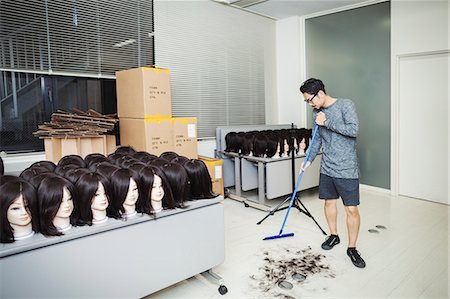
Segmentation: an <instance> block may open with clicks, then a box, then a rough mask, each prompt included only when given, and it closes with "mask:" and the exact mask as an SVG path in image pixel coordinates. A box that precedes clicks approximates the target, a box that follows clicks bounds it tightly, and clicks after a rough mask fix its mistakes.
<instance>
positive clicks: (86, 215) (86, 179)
mask: <svg viewBox="0 0 450 299" xmlns="http://www.w3.org/2000/svg"><path fill="white" fill-rule="evenodd" d="M100 183H101V184H102V185H103V188H104V189H105V194H106V198H107V199H108V203H109V202H110V186H109V180H108V179H107V178H105V177H104V176H102V175H100V174H98V173H85V174H83V175H81V176H80V178H79V179H78V180H77V182H76V184H75V187H76V189H77V192H78V207H79V209H78V215H76V218H77V219H76V220H77V221H76V223H77V225H80V226H81V225H86V224H87V225H92V219H93V214H92V209H91V206H92V200H93V199H94V197H95V194H96V192H97V189H98V186H99V184H100Z"/></svg>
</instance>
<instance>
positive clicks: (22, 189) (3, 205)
mask: <svg viewBox="0 0 450 299" xmlns="http://www.w3.org/2000/svg"><path fill="white" fill-rule="evenodd" d="M0 194H1V195H2V196H1V199H0V243H11V242H14V229H13V228H12V227H11V224H10V223H9V221H8V216H7V213H8V208H9V207H10V206H11V204H12V203H13V202H14V201H15V200H16V199H17V198H18V197H19V196H20V195H21V194H22V197H23V203H24V206H25V209H26V210H27V212H28V214H29V215H30V216H31V226H32V229H33V231H35V232H39V213H38V206H37V200H36V189H35V188H34V187H33V186H32V185H31V184H29V183H27V182H24V181H18V180H17V181H10V182H7V183H5V184H3V185H1V186H0Z"/></svg>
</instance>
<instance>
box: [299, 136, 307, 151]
mask: <svg viewBox="0 0 450 299" xmlns="http://www.w3.org/2000/svg"><path fill="white" fill-rule="evenodd" d="M299 147H300V149H302V150H305V148H306V143H305V138H303V139H302V141H301V142H300V144H299Z"/></svg>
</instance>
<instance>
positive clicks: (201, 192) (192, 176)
mask: <svg viewBox="0 0 450 299" xmlns="http://www.w3.org/2000/svg"><path fill="white" fill-rule="evenodd" d="M183 166H184V169H186V173H187V174H188V178H189V183H190V198H191V199H202V198H213V197H216V196H217V195H216V194H214V193H213V192H212V181H211V176H210V175H209V172H208V167H206V164H205V162H203V161H201V160H197V159H191V160H189V161H188V162H186V163H184V164H183Z"/></svg>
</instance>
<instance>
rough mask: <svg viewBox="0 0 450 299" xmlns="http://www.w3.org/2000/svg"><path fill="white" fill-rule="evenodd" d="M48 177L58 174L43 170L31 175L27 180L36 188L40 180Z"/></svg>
mask: <svg viewBox="0 0 450 299" xmlns="http://www.w3.org/2000/svg"><path fill="white" fill-rule="evenodd" d="M48 177H59V175H57V174H56V173H53V172H44V173H41V174H38V175H37V176H34V177H32V178H31V179H30V180H29V181H28V182H29V183H30V184H31V185H33V187H34V188H35V189H36V190H37V189H38V188H39V185H40V184H41V182H42V181H43V180H44V179H45V178H48Z"/></svg>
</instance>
